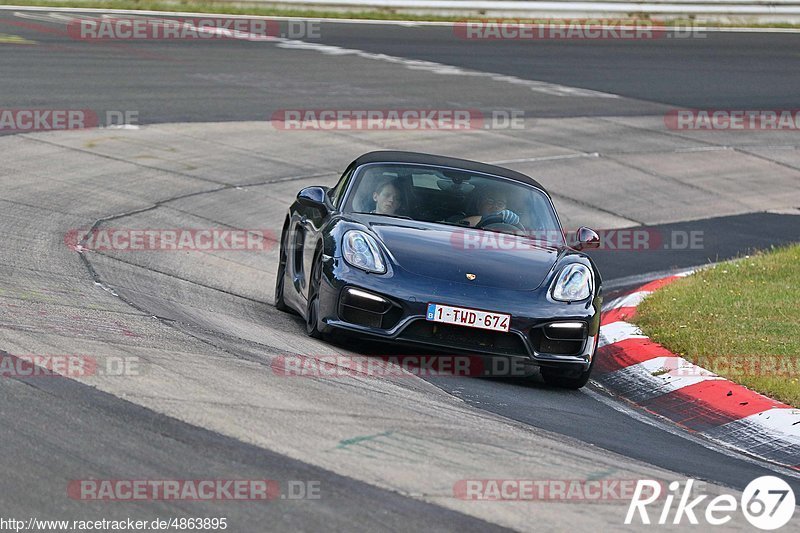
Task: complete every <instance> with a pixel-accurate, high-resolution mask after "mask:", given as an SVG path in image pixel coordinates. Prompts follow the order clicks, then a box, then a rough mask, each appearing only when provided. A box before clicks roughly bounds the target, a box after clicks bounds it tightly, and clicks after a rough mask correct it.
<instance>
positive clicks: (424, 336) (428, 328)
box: [400, 320, 528, 356]
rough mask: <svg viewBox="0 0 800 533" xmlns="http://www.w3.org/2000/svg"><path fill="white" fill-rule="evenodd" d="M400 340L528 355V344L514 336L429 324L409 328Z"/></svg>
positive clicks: (426, 321) (401, 335)
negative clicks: (526, 346)
mask: <svg viewBox="0 0 800 533" xmlns="http://www.w3.org/2000/svg"><path fill="white" fill-rule="evenodd" d="M400 339H401V340H407V341H415V342H426V343H432V344H438V345H444V346H450V347H453V348H458V349H464V350H475V351H479V352H487V353H496V354H503V355H524V356H527V355H528V350H527V349H526V348H525V343H524V342H523V341H522V339H521V338H519V336H517V335H515V334H513V333H503V332H501V331H488V330H482V329H476V328H468V327H464V326H454V325H451V324H441V323H438V322H430V321H428V320H415V321H414V322H412V323H411V324H409V325H408V327H406V329H404V330H403V332H402V333H401V334H400Z"/></svg>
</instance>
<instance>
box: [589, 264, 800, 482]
mask: <svg viewBox="0 0 800 533" xmlns="http://www.w3.org/2000/svg"><path fill="white" fill-rule="evenodd" d="M690 273H691V272H687V273H683V274H679V275H675V276H669V277H666V278H662V279H658V280H655V281H652V282H650V283H648V284H646V285H643V286H642V287H639V288H638V289H636V290H635V291H633V292H631V293H629V294H627V295H625V296H622V297H619V298H617V299H615V300H612V301H611V302H609V303H608V304H607V305H605V306H603V315H602V318H601V322H600V341H599V344H598V350H597V361H596V362H595V369H594V372H593V373H592V378H593V379H594V380H595V381H597V382H598V383H600V384H601V385H602V386H603V387H605V388H607V389H609V390H611V391H612V392H614V393H616V394H619V395H620V396H622V397H624V398H626V399H627V400H629V401H631V402H633V403H634V404H637V405H639V406H640V407H642V408H644V409H646V410H647V411H650V412H652V413H655V414H657V415H660V416H662V417H665V418H668V419H669V420H672V421H673V422H675V423H676V424H678V425H680V426H682V427H684V428H685V429H687V430H689V431H691V432H695V433H699V434H701V435H703V436H705V437H708V438H710V439H712V440H714V441H716V442H718V443H721V444H724V445H726V446H729V447H732V448H735V449H738V450H740V451H743V452H745V453H748V454H751V455H754V456H757V457H761V458H763V459H766V460H769V461H772V462H775V463H778V464H781V465H783V466H788V467H790V468H794V469H797V470H800V409H794V408H792V407H790V406H788V405H786V404H784V403H781V402H779V401H777V400H773V399H771V398H768V397H766V396H764V395H762V394H758V393H757V392H754V391H751V390H750V389H748V388H746V387H744V386H742V385H739V384H736V383H733V382H732V381H729V380H727V379H725V378H722V377H720V376H718V375H716V374H714V373H713V372H711V371H709V370H706V369H704V368H702V367H698V366H696V365H694V364H692V363H691V362H689V361H687V360H686V359H683V358H682V357H679V356H677V355H675V354H674V353H672V352H670V351H669V350H667V349H666V348H664V347H663V346H661V345H659V344H657V343H655V342H653V341H651V340H650V339H649V338H648V337H647V336H645V335H644V334H643V333H642V331H641V330H640V329H639V328H638V327H636V326H635V325H634V324H632V323H630V322H628V320H631V319H632V318H633V317H634V316H635V314H636V307H637V306H638V305H639V303H641V301H642V300H643V299H644V298H645V297H646V296H647V295H649V294H651V293H652V292H653V291H655V290H658V289H659V288H661V287H663V286H664V285H667V284H669V283H671V282H673V281H675V280H676V279H679V278H681V277H683V276H686V275H688V274H690Z"/></svg>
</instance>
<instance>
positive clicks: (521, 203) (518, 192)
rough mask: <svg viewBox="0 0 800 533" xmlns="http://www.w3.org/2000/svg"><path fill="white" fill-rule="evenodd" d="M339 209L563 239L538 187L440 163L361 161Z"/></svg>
mask: <svg viewBox="0 0 800 533" xmlns="http://www.w3.org/2000/svg"><path fill="white" fill-rule="evenodd" d="M343 211H344V212H350V213H371V214H375V215H383V216H389V217H399V218H408V219H413V220H419V221H422V222H434V223H439V224H450V225H456V226H463V227H474V228H478V229H484V230H487V231H496V232H502V233H510V234H516V235H523V236H526V237H529V238H533V239H536V240H541V241H546V242H550V243H555V244H562V243H563V240H564V236H563V234H562V232H561V226H560V224H559V222H558V218H557V217H556V214H555V212H554V210H553V207H552V203H551V202H550V200H549V199H548V198H547V196H546V195H545V194H544V193H543V192H542V191H540V190H539V189H537V188H535V187H532V186H529V185H526V184H524V183H520V182H517V181H513V180H509V179H505V178H499V177H496V176H491V175H488V174H482V173H477V172H470V171H465V170H455V169H451V168H445V167H436V166H428V165H409V164H370V165H364V166H363V167H361V168H360V169H359V171H358V172H357V173H356V175H355V176H354V181H353V184H352V187H351V190H350V192H349V194H348V196H347V200H346V202H345V205H344V206H343Z"/></svg>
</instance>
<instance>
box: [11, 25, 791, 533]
mask: <svg viewBox="0 0 800 533" xmlns="http://www.w3.org/2000/svg"><path fill="white" fill-rule="evenodd" d="M71 16H72V15H69V14H66V13H56V12H52V11H50V10H47V9H41V10H26V11H19V10H14V9H6V10H2V11H0V72H2V73H3V75H2V76H0V95H1V96H2V100H0V108H4V109H25V108H36V109H43V108H45V109H91V110H94V111H95V112H97V113H98V115H99V116H101V117H105V116H106V112H108V111H129V112H130V111H134V112H136V115H137V116H138V126H140V127H138V128H136V127H133V128H99V129H90V130H82V131H66V132H63V131H53V132H31V133H9V132H2V131H0V150H2V154H3V160H4V163H5V164H4V165H3V167H2V169H0V180H2V188H0V238H2V243H3V245H2V247H1V248H0V275H1V276H2V277H1V278H0V279H3V283H2V284H0V351H1V352H2V354H3V355H4V356H6V355H7V354H15V355H18V354H83V355H87V356H91V357H94V358H96V359H97V360H98V361H99V362H106V363H107V362H108V361H112V360H121V359H124V358H131V359H132V360H135V361H136V362H137V366H136V369H137V370H136V371H134V372H132V373H130V374H126V375H111V374H104V373H102V372H100V373H97V374H94V375H84V376H73V377H72V378H70V379H64V378H54V377H50V378H42V377H30V378H14V379H10V378H8V379H0V425H2V427H3V429H2V430H0V446H1V447H2V449H3V454H2V458H1V459H0V502H1V503H2V505H1V507H2V513H3V516H4V517H11V516H14V517H16V518H24V519H26V520H27V519H28V517H38V518H52V519H75V520H78V519H88V518H92V519H100V518H121V517H133V518H141V519H146V520H152V519H154V518H167V517H175V516H179V517H180V516H186V517H190V516H202V517H227V519H228V522H229V529H230V530H232V531H258V530H278V529H281V530H285V529H296V530H303V531H318V530H320V529H323V528H325V529H333V530H342V531H344V530H347V531H362V530H363V531H374V530H376V529H380V530H384V529H385V530H400V531H407V530H456V529H457V530H463V531H473V530H474V531H489V530H492V529H494V528H496V529H502V528H512V529H517V530H532V529H534V526H533V525H532V524H536V529H537V530H539V528H542V529H544V530H553V531H557V530H564V529H565V528H567V526H569V528H570V529H573V528H578V527H591V528H597V527H600V528H601V530H603V531H606V530H608V531H612V530H616V529H622V528H623V525H622V520H623V518H624V515H625V511H626V509H627V503H628V502H627V501H620V502H611V503H610V504H602V505H601V504H587V503H575V502H572V503H552V502H525V501H523V502H503V503H498V502H474V501H469V500H464V499H459V498H456V497H454V492H453V487H454V485H455V484H457V483H458V482H459V481H460V480H464V479H502V478H514V479H520V478H521V479H557V480H558V479H560V480H569V479H603V478H609V479H611V478H614V479H637V478H643V477H657V478H659V479H681V480H683V479H685V478H686V477H693V478H695V479H699V480H703V481H706V482H708V483H709V484H711V485H713V486H716V487H717V488H719V490H729V491H731V492H735V491H741V490H742V489H743V488H744V487H745V486H746V485H747V483H748V482H749V481H750V480H752V479H754V478H756V477H758V476H761V475H768V474H770V473H773V474H774V473H777V474H778V475H780V476H782V477H783V478H784V479H786V480H787V481H788V482H789V483H790V484H791V486H792V487H793V488H794V490H795V491H796V492H797V491H800V475H798V474H796V473H795V472H792V471H789V470H786V469H783V468H780V467H777V466H774V465H770V464H766V463H762V462H759V461H758V460H757V459H754V458H750V457H746V456H744V455H741V454H739V453H737V452H734V451H732V450H726V449H721V448H719V447H718V446H715V445H712V444H711V443H710V442H707V441H704V440H702V439H700V438H697V437H694V436H693V435H690V434H688V433H686V432H684V431H682V430H680V429H678V428H676V427H674V426H672V425H670V424H667V423H666V422H664V421H662V420H659V419H656V418H654V417H652V416H650V415H648V414H646V413H644V412H642V411H639V410H636V409H634V408H632V407H629V406H628V405H627V404H626V402H625V401H624V400H621V399H619V398H615V397H613V396H611V395H609V394H608V393H606V392H605V391H603V390H602V389H600V388H598V387H596V386H589V387H587V388H585V389H583V390H580V391H563V390H557V389H552V388H548V387H546V386H545V385H543V384H542V383H541V382H540V381H538V380H535V379H534V380H529V381H525V382H520V381H512V380H502V379H474V378H456V377H438V378H427V379H420V378H416V377H410V376H406V377H370V376H363V377H358V378H348V379H324V378H286V377H284V376H281V375H280V374H279V373H278V372H276V371H275V368H274V366H273V363H274V361H275V360H276V358H277V357H280V356H282V355H306V356H309V357H313V356H315V355H336V354H342V355H352V356H356V357H357V356H359V355H363V356H365V357H368V356H369V355H370V354H382V353H386V351H385V348H384V347H381V346H376V345H370V344H368V343H353V344H348V345H341V344H326V343H321V342H318V341H315V340H313V339H310V338H307V337H306V336H305V329H304V324H303V323H302V321H301V320H300V319H299V318H298V317H295V316H292V315H287V314H284V313H280V312H278V311H276V310H275V309H274V307H273V306H272V298H273V292H272V291H273V287H274V278H275V272H276V268H277V249H276V248H275V246H274V240H273V241H271V243H272V245H271V246H267V249H266V250H265V251H264V252H261V253H246V252H229V251H206V252H187V253H184V252H158V251H148V252H141V253H140V252H120V251H107V252H84V253H77V252H76V251H75V250H74V249H72V248H70V247H69V246H67V245H65V241H64V236H65V234H66V233H67V232H69V231H70V230H73V229H79V228H82V229H87V228H89V227H91V226H93V225H95V224H98V225H99V227H106V228H182V227H192V228H203V227H207V228H217V227H224V228H251V229H253V228H259V229H263V230H265V231H266V232H267V233H268V234H271V235H272V236H273V238H274V236H275V235H277V234H278V233H279V232H280V229H281V225H282V223H283V218H284V216H285V209H286V207H287V206H288V205H289V203H290V202H291V201H292V199H293V198H294V195H295V194H296V192H297V191H298V190H299V189H300V188H302V187H304V186H307V185H313V184H321V185H331V184H333V183H334V181H335V180H336V179H337V177H338V175H339V174H340V173H341V171H342V170H343V169H344V167H345V166H346V164H347V163H348V162H349V161H350V160H351V159H353V158H354V157H356V156H357V155H359V154H361V153H363V152H366V151H369V150H374V149H382V148H385V149H389V148H393V149H408V150H419V151H429V152H434V153H442V154H447V155H453V156H458V157H468V158H472V159H478V160H483V161H487V162H496V163H500V164H504V165H506V166H508V167H510V168H514V169H517V170H520V171H522V172H526V173H529V174H531V175H533V176H535V177H537V179H540V181H541V182H542V183H543V184H544V185H545V186H546V187H547V188H548V189H549V190H550V191H551V192H552V193H553V197H554V201H555V203H556V206H557V208H558V209H559V213H560V215H561V217H562V222H563V223H564V225H565V226H566V227H568V228H577V227H578V226H580V225H583V224H585V225H589V226H592V227H595V228H598V229H606V230H609V231H611V230H615V231H619V230H620V229H623V232H624V231H625V228H634V229H638V230H644V231H646V232H647V235H648V236H649V237H650V239H651V242H658V243H659V245H658V246H653V247H650V248H648V249H635V250H630V249H619V248H620V247H621V248H624V245H623V246H615V244H616V245H619V243H620V241H618V240H613V239H614V238H613V237H612V238H611V239H612V240H611V241H610V243H611V244H610V246H611V248H610V249H605V250H600V251H596V252H593V255H594V257H595V258H596V260H597V262H598V265H599V267H600V269H601V271H602V273H603V275H604V281H605V283H606V287H607V298H608V297H610V296H613V295H614V294H616V293H617V292H618V291H620V290H622V289H625V288H630V287H633V286H635V285H637V284H639V283H642V282H643V281H646V280H648V279H650V278H652V277H653V275H654V273H663V272H670V271H675V270H679V269H685V268H690V267H695V266H699V265H704V264H707V263H709V262H713V261H718V260H723V259H727V258H731V257H737V256H739V255H744V254H747V253H750V252H752V251H753V250H756V249H764V248H768V247H770V246H773V245H781V244H785V243H789V242H797V241H800V150H799V149H798V146H800V144H799V143H798V141H797V131H782V132H781V131H749V132H735V131H734V132H726V131H717V132H697V131H674V130H669V129H668V128H666V127H665V122H664V114H665V113H667V112H669V111H670V110H674V109H682V108H695V107H696V108H702V107H710V108H720V109H782V108H787V109H794V108H797V107H800V106H799V105H798V98H797V95H798V93H797V87H798V86H800V37H798V36H797V35H796V34H792V33H747V34H736V33H714V32H709V33H708V34H706V35H704V36H703V37H695V38H686V39H667V38H665V39H659V40H655V41H627V42H623V41H613V40H610V41H595V42H578V41H575V42H522V41H515V42H491V41H490V42H466V41H464V40H461V39H458V38H457V37H455V36H454V34H453V30H452V28H449V27H447V26H422V25H413V24H406V25H373V24H363V23H343V22H335V23H334V22H324V23H322V24H321V26H320V37H319V38H313V39H302V40H291V39H289V40H285V39H279V40H275V41H269V42H251V41H246V40H216V41H191V42H190V41H147V42H121V43H116V42H115V43H96V42H82V41H76V40H74V39H72V38H70V36H69V33H68V32H67V30H66V24H67V23H68V21H69V19H70V17H71ZM409 108H421V109H478V110H481V111H482V112H484V113H487V114H488V113H491V112H492V111H494V110H515V111H521V112H523V113H524V125H523V126H522V127H519V128H515V129H491V128H484V129H480V130H478V131H461V132H458V131H342V130H335V131H287V130H283V129H280V128H276V127H275V126H274V125H273V124H270V122H269V119H270V117H271V116H272V115H273V113H275V112H276V111H280V110H285V109H409ZM101 122H102V120H101ZM4 133H9V134H7V135H6V134H4ZM689 234H694V235H697V236H699V238H700V240H699V241H696V243H697V246H691V247H690V246H683V245H681V243H683V242H684V241H681V238H682V236H685V235H689ZM675 236H678V241H677V242H676V241H675V240H673V239H675ZM662 243H663V246H662ZM397 350H398V349H395V351H397ZM390 353H392V352H390ZM398 353H402V352H398ZM406 353H407V352H406ZM799 453H800V452H799ZM798 457H799V459H798V463H799V464H800V455H798ZM92 478H94V479H181V480H186V479H271V480H277V481H279V482H280V486H281V489H282V495H283V496H287V494H286V490H287V487H288V486H289V485H291V483H293V482H297V481H303V482H313V483H318V485H319V487H320V497H319V498H318V499H314V498H305V499H303V498H300V499H296V500H293V499H292V498H289V497H287V498H279V499H278V500H279V501H272V502H248V501H215V502H191V501H179V502H167V501H152V500H149V501H135V502H108V501H82V500H80V499H76V498H74V497H70V495H69V494H68V490H67V487H68V486H69V483H70V481H71V480H82V479H92ZM796 519H797V518H796V517H795V520H796ZM728 527H729V528H730V529H745V528H747V527H748V525H747V523H746V522H743V520H742V519H741V517H740V518H739V520H738V521H735V523H731V524H729V525H728Z"/></svg>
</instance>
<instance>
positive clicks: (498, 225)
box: [475, 216, 525, 233]
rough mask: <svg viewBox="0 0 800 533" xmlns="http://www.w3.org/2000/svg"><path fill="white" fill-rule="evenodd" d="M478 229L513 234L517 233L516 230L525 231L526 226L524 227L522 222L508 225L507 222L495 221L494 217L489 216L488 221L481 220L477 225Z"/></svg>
mask: <svg viewBox="0 0 800 533" xmlns="http://www.w3.org/2000/svg"><path fill="white" fill-rule="evenodd" d="M475 227H476V228H477V229H488V230H494V231H504V230H509V229H510V230H511V231H512V232H514V233H516V230H521V231H525V226H523V225H522V223H521V222H517V223H516V224H507V223H506V222H501V221H499V220H493V217H491V216H489V218H487V219H486V220H480V221H478V223H477V224H475Z"/></svg>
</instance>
